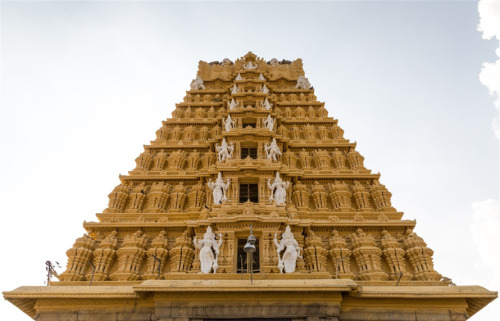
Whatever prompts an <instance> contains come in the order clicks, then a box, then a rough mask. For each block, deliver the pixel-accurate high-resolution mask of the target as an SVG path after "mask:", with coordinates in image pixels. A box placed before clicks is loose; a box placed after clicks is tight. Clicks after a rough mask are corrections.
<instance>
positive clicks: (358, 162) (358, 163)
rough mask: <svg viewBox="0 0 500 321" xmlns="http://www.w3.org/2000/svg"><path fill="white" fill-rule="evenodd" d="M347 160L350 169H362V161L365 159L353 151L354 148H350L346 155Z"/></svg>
mask: <svg viewBox="0 0 500 321" xmlns="http://www.w3.org/2000/svg"><path fill="white" fill-rule="evenodd" d="M347 159H348V160H349V164H350V165H351V168H363V161H364V159H365V158H364V157H363V156H361V155H360V154H359V153H358V152H357V151H355V150H354V148H351V150H350V151H349V153H347Z"/></svg>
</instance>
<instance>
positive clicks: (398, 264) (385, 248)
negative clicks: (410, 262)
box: [380, 230, 411, 280]
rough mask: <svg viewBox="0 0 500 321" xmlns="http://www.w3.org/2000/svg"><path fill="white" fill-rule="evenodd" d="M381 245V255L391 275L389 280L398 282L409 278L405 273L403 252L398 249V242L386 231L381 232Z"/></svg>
mask: <svg viewBox="0 0 500 321" xmlns="http://www.w3.org/2000/svg"><path fill="white" fill-rule="evenodd" d="M380 244H381V245H382V254H383V256H384V257H385V260H386V262H387V265H389V270H390V271H391V274H390V275H389V278H390V279H392V280H398V279H399V278H400V277H401V279H402V280H407V279H409V278H410V277H411V276H410V275H409V274H408V273H407V272H406V268H405V250H403V249H402V248H400V247H399V242H398V240H396V238H394V237H393V236H392V235H391V234H390V233H389V232H387V231H386V230H383V231H382V238H381V239H380Z"/></svg>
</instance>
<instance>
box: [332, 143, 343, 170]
mask: <svg viewBox="0 0 500 321" xmlns="http://www.w3.org/2000/svg"><path fill="white" fill-rule="evenodd" d="M333 162H334V163H335V167H337V168H338V169H342V168H345V156H344V153H342V151H340V150H339V149H338V148H335V150H334V151H333Z"/></svg>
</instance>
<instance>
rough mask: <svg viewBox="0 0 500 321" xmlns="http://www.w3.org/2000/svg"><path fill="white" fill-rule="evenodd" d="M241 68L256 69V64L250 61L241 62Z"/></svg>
mask: <svg viewBox="0 0 500 321" xmlns="http://www.w3.org/2000/svg"><path fill="white" fill-rule="evenodd" d="M243 68H245V69H257V64H253V63H252V62H251V61H249V62H247V63H246V64H243Z"/></svg>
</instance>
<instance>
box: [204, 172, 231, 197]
mask: <svg viewBox="0 0 500 321" xmlns="http://www.w3.org/2000/svg"><path fill="white" fill-rule="evenodd" d="M207 185H208V188H210V190H211V191H212V195H213V197H214V204H215V205H219V204H222V202H225V201H227V197H226V191H227V189H228V188H229V178H228V179H227V183H226V184H224V180H223V179H222V174H221V173H220V172H219V175H218V176H217V179H216V180H215V183H212V179H209V180H208V183H207Z"/></svg>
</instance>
